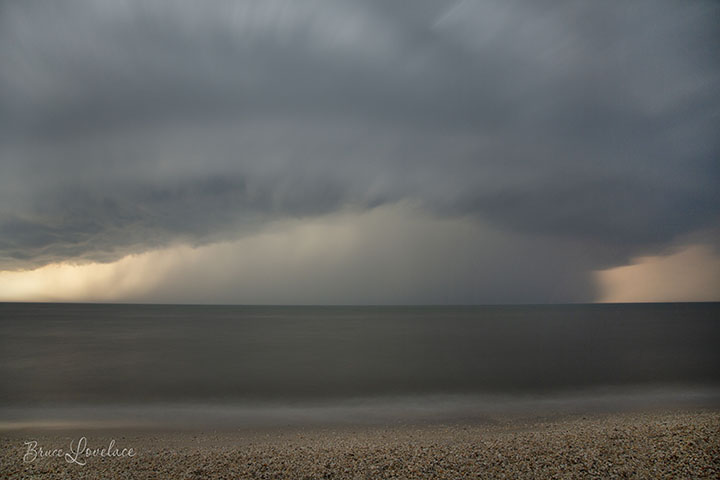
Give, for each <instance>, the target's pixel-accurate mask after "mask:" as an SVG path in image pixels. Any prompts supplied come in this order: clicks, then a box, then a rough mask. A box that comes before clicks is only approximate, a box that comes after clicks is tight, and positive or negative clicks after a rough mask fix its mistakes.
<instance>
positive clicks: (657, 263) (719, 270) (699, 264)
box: [597, 245, 720, 303]
mask: <svg viewBox="0 0 720 480" xmlns="http://www.w3.org/2000/svg"><path fill="white" fill-rule="evenodd" d="M597 280H598V286H599V288H600V298H599V301H600V302H607V303H614V302H617V303H623V302H703V301H720V257H718V255H717V254H716V252H714V251H713V250H712V249H711V248H709V247H707V246H704V245H692V246H688V247H685V248H684V249H682V250H680V251H678V252H676V253H673V254H671V255H665V256H647V257H640V258H638V259H636V260H635V261H634V262H633V264H632V265H625V266H622V267H615V268H610V269H607V270H603V271H600V272H597Z"/></svg>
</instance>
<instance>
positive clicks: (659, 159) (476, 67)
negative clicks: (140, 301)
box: [0, 0, 720, 300]
mask: <svg viewBox="0 0 720 480" xmlns="http://www.w3.org/2000/svg"><path fill="white" fill-rule="evenodd" d="M718 24H720V8H718V6H717V4H715V3H711V2H701V1H696V2H686V1H677V2H675V1H669V0H664V1H660V2H658V1H634V2H630V3H628V2H624V1H611V2H521V1H484V2H481V1H472V0H465V1H460V2H412V5H408V4H406V3H401V2H385V1H377V2H374V1H367V2H360V1H355V2H350V1H348V2H342V1H330V0H326V1H308V2H298V1H294V0H292V1H290V0H284V1H281V0H264V1H257V2H235V1H232V2H231V1H227V2H226V1H216V2H189V1H188V2H165V1H147V0H145V1H119V0H118V1H105V2H102V1H101V2H98V1H68V2H23V1H14V2H13V1H8V2H4V3H0V65H2V68H0V162H1V165H2V176H1V178H0V269H3V268H4V269H16V268H28V267H34V266H39V265H42V264H45V263H49V262H54V261H59V260H65V259H91V260H101V261H109V260H113V259H116V258H119V257H120V256H122V255H124V254H126V253H129V252H141V251H146V250H148V249H151V248H156V247H160V246H164V245H168V244H171V243H177V242H187V243H191V244H201V243H206V242H212V241H216V240H222V239H227V238H232V237H233V236H235V235H238V232H240V234H242V232H251V231H254V230H255V229H258V228H261V227H262V225H264V224H266V223H267V222H268V221H269V220H275V219H282V218H287V217H312V216H317V215H323V214H327V213H332V212H334V211H338V210H343V209H350V210H357V211H362V210H365V209H368V208H372V207H375V206H379V205H383V204H391V203H394V202H399V201H403V200H408V199H409V200H412V201H417V202H419V203H420V204H421V205H422V206H423V208H424V210H425V211H426V212H427V214H429V215H434V216H438V217H470V218H475V219H478V220H480V221H483V222H488V223H489V224H490V225H491V226H492V228H495V229H497V230H499V231H503V232H506V233H507V234H512V235H517V236H521V237H523V242H527V241H530V242H532V241H533V239H536V240H537V245H538V252H537V255H538V256H539V257H549V258H558V259H561V258H562V255H563V252H561V251H556V250H553V249H552V248H551V247H549V246H548V245H550V244H551V243H552V242H548V239H557V240H558V241H562V242H571V243H572V244H573V245H577V246H578V251H580V252H583V253H582V254H580V256H581V258H576V259H574V260H568V259H566V258H563V259H562V262H561V263H562V264H563V265H566V267H563V268H564V269H565V270H567V271H568V272H569V273H568V274H567V275H566V278H576V277H578V276H579V275H581V274H587V272H589V271H590V270H592V269H597V268H603V267H607V266H611V265H616V264H620V263H623V262H625V261H627V259H628V258H629V257H630V256H632V255H637V254H645V253H649V252H654V251H657V250H658V249H661V248H663V247H666V246H668V245H671V244H673V242H676V241H677V239H678V238H683V236H686V235H690V234H695V235H697V233H696V232H699V231H712V229H713V228H717V225H718V219H719V218H720V198H718V196H719V194H718V192H719V191H720V190H719V189H718V180H719V179H720V164H719V163H718V161H717V160H718V157H719V155H720V140H718V138H720V137H718V135H717V132H718V131H720V128H719V127H720V121H719V118H720V116H719V115H720V88H718V85H719V80H720V65H719V62H720V60H719V59H720V41H719V40H720V38H718V37H719V35H718V33H719V30H718V29H717V25H718ZM448 245H449V246H451V245H452V241H451V240H448ZM497 248H498V249H499V250H498V252H499V254H500V255H506V256H512V255H514V254H515V253H516V252H514V251H513V250H512V248H510V247H508V248H507V249H505V250H503V249H502V247H500V246H498V247H497ZM466 254H467V252H466ZM574 255H578V253H577V252H574ZM573 264H574V265H575V267H574V268H570V267H569V266H567V265H573ZM521 274H522V273H521V272H519V273H518V275H521ZM538 282H539V283H541V282H542V279H541V278H539V277H538ZM526 297H528V295H527V294H526V293H522V294H519V296H518V299H519V300H522V298H526ZM529 297H532V295H529ZM591 297H592V292H589V291H587V290H586V291H585V293H584V294H576V293H573V294H569V297H568V300H574V299H588V298H591ZM533 298H534V297H533Z"/></svg>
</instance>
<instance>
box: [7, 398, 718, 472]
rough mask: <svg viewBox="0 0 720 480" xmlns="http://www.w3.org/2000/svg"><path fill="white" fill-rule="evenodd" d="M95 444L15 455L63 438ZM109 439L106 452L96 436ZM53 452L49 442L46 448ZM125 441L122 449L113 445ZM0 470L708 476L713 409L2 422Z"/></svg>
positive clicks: (714, 464)
mask: <svg viewBox="0 0 720 480" xmlns="http://www.w3.org/2000/svg"><path fill="white" fill-rule="evenodd" d="M81 437H86V439H87V449H95V454H96V455H95V456H88V457H84V460H85V465H79V464H76V463H70V462H68V461H66V459H65V458H63V456H62V455H56V456H46V457H38V458H35V459H34V460H33V461H25V460H28V459H29V458H30V457H25V459H24V456H25V455H26V454H27V449H28V446H27V444H26V443H25V442H28V441H35V442H37V446H36V447H35V448H36V450H37V449H38V448H44V452H46V453H47V452H49V451H51V450H52V449H65V450H66V451H67V450H70V449H71V448H72V447H71V446H72V445H73V444H74V443H77V442H78V440H79V439H80V438H81ZM110 442H113V443H112V444H111V445H112V448H113V449H115V453H116V454H117V453H119V451H118V450H117V449H118V448H119V449H128V448H132V449H133V452H134V453H135V454H134V455H133V456H132V457H130V456H110V455H106V456H102V455H99V452H100V448H99V447H107V446H108V445H110ZM55 453H57V452H55ZM125 453H127V452H125ZM0 477H2V478H3V479H28V478H36V479H58V480H60V479H62V480H66V479H70V478H72V479H122V478H132V479H163V478H173V479H244V478H247V479H251V478H259V479H282V478H287V479H321V478H333V479H366V478H367V479H371V478H402V479H458V478H518V479H523V478H528V479H529V478H568V479H569V478H638V479H640V478H648V479H656V478H707V479H715V478H719V477H720V410H717V409H705V410H695V411H682V412H677V411H662V412H644V413H614V414H594V415H573V416H564V417H555V418H553V417H536V418H530V417H525V418H517V417H516V418H500V417H498V418H488V419H486V421H483V422H474V423H466V424H462V423H454V424H424V425H393V426H387V425H384V426H377V425H376V426H367V425H366V426H353V425H338V426H314V427H273V428H264V429H257V428H256V429H236V430H228V431H196V430H188V431H163V430H152V429H133V430H128V429H121V428H114V429H107V428H106V429H97V428H94V429H84V430H80V429H77V430H70V429H63V428H56V429H44V430H36V429H28V428H16V429H6V430H5V431H3V432H2V464H1V466H0Z"/></svg>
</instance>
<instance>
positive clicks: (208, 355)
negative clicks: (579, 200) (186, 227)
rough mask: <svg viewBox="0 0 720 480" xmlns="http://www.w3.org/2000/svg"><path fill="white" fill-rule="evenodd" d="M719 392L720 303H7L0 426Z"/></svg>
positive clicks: (683, 399)
mask: <svg viewBox="0 0 720 480" xmlns="http://www.w3.org/2000/svg"><path fill="white" fill-rule="evenodd" d="M718 406H720V303H659V304H590V305H528V306H525V305H523V306H468V307H466V306H452V307H446V306H387V307H386V306H378V307H373V306H362V307H356V306H282V307H277V306H226V305H217V306H213V305H128V304H54V303H0V427H1V428H17V427H32V426H38V427H42V426H48V427H52V426H77V427H80V426H88V425H92V426H103V425H121V426H122V425H126V426H136V427H142V426H146V427H148V428H158V427H168V428H174V427H177V428H204V429H207V428H242V427H254V426H283V425H321V424H336V423H339V424H343V423H348V424H357V423H362V424H406V423H417V422H469V421H479V422H481V421H485V420H488V419H492V418H497V417H498V416H502V415H528V416H533V415H555V414H564V413H578V412H605V411H627V410H638V409H648V408H678V407H679V408H686V407H687V408H697V407H712V408H715V407H718Z"/></svg>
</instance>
